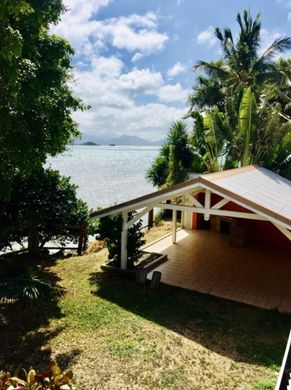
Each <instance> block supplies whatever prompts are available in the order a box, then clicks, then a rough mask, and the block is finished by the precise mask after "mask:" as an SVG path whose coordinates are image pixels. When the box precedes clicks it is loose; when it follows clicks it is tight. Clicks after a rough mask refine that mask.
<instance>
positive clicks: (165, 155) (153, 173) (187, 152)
mask: <svg viewBox="0 0 291 390" xmlns="http://www.w3.org/2000/svg"><path fill="white" fill-rule="evenodd" d="M171 145H173V146H174V149H173V148H172V151H171ZM171 154H172V156H171ZM170 160H171V161H172V162H171V163H170ZM173 160H174V162H173ZM192 161H193V153H192V150H191V146H190V143H189V134H188V130H187V126H186V124H185V123H184V122H182V121H177V122H174V123H173V124H172V126H171V127H170V130H169V133H168V135H167V139H166V142H165V143H164V144H163V145H162V147H161V149H160V153H159V155H158V157H156V159H155V160H154V162H153V164H152V165H151V167H150V168H149V169H148V171H147V173H146V178H147V179H148V180H149V181H150V182H151V183H152V184H153V185H154V186H157V187H162V186H164V185H165V184H166V182H167V179H168V178H169V170H171V166H172V165H173V164H174V165H175V166H179V169H180V170H181V180H180V179H178V178H177V175H174V176H173V177H175V180H174V181H176V182H179V181H183V180H184V179H186V178H187V172H190V171H191V167H192ZM177 164H178V165H177ZM182 172H183V174H182ZM170 181H171V183H172V184H176V182H175V183H173V178H171V180H170ZM168 182H169V180H168Z"/></svg>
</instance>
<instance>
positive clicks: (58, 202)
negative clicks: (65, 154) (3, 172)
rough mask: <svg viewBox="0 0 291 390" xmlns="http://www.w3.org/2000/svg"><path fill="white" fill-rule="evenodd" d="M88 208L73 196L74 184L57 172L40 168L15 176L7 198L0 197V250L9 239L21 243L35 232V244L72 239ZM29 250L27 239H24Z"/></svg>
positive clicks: (74, 191)
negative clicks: (29, 173) (69, 226)
mask: <svg viewBox="0 0 291 390" xmlns="http://www.w3.org/2000/svg"><path fill="white" fill-rule="evenodd" d="M88 214H89V212H88V207H87V205H86V204H85V202H83V201H81V200H80V199H78V198H77V196H76V186H75V185H74V184H71V183H70V179H69V178H68V177H64V176H61V175H60V174H59V173H58V171H53V170H51V169H47V170H44V169H40V170H38V171H35V172H34V174H33V175H29V176H27V177H25V176H23V175H19V176H16V177H15V180H14V182H13V184H12V191H11V196H10V197H9V199H0V223H1V231H0V249H2V248H5V247H7V246H9V245H10V242H14V241H16V242H18V243H19V244H22V243H23V241H24V240H26V239H27V237H28V238H29V239H30V237H31V236H32V235H34V234H37V240H36V241H37V243H38V245H39V247H40V248H41V247H43V246H44V245H45V243H46V242H48V241H50V240H53V239H56V238H61V239H62V240H70V241H74V240H76V239H77V238H78V236H79V231H77V230H76V231H72V230H71V229H69V228H66V226H65V225H76V226H79V225H80V224H81V223H82V222H84V221H86V220H87V219H88ZM28 244H29V250H30V240H28Z"/></svg>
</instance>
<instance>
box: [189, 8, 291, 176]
mask: <svg viewBox="0 0 291 390" xmlns="http://www.w3.org/2000/svg"><path fill="white" fill-rule="evenodd" d="M237 22H238V24H239V28H240V31H239V35H238V39H237V40H236V41H235V40H234V38H233V34H232V32H231V30H230V29H229V28H225V29H224V30H223V31H222V30H221V29H220V28H216V29H215V32H214V33H215V36H216V37H217V38H218V40H219V41H220V45H221V51H222V59H221V60H219V61H212V62H205V61H199V62H198V63H197V64H196V65H195V66H194V68H193V70H194V71H198V70H199V71H203V72H204V74H203V75H200V76H198V78H197V82H196V85H195V86H194V89H193V94H192V95H191V96H190V97H189V103H190V109H189V113H188V116H192V117H193V118H194V134H195V136H198V137H199V129H197V126H199V125H200V141H199V140H197V141H194V144H195V142H196V154H195V164H196V165H199V164H201V150H200V149H199V147H198V148H197V144H199V143H200V144H201V140H202V141H204V144H203V142H202V144H201V145H202V151H203V148H204V152H205V150H206V147H207V144H209V145H208V152H207V153H204V154H203V153H202V156H204V161H205V163H206V165H207V166H208V169H211V166H213V156H215V155H216V150H218V149H214V150H213V149H212V146H211V145H213V137H210V138H209V137H208V139H206V138H205V132H202V133H201V128H202V129H203V128H205V126H204V125H203V126H204V127H203V126H202V127H201V120H200V121H198V122H197V115H196V114H195V112H196V111H197V110H200V111H201V110H203V122H205V119H206V121H207V118H209V115H210V117H211V116H212V115H213V113H215V112H217V111H218V112H220V113H221V115H223V118H224V119H223V127H224V129H225V130H226V131H224V136H225V139H224V143H223V144H224V145H225V146H226V148H225V150H224V151H222V150H221V151H220V152H219V153H218V154H220V155H221V153H222V152H223V153H222V154H224V159H223V161H224V163H223V164H222V166H220V167H217V166H216V167H215V169H223V168H224V167H235V166H238V165H247V164H250V163H257V164H261V165H265V166H268V167H269V168H271V167H272V164H274V169H275V166H276V169H277V171H278V172H279V173H284V174H286V172H288V168H287V167H288V164H289V163H290V160H291V159H290V158H289V155H290V154H291V149H290V144H289V142H287V141H286V140H287V139H288V136H287V135H288V132H290V131H291V129H290V111H289V110H290V107H291V104H290V102H291V99H290V73H291V66H290V65H291V64H290V60H283V59H281V60H279V61H278V62H276V61H273V58H274V56H275V55H276V54H280V53H283V52H285V51H286V50H288V49H290V48H291V37H281V38H278V39H276V40H275V41H274V42H273V43H272V44H271V45H270V46H269V47H268V48H267V49H266V50H265V51H264V52H263V54H262V55H260V54H259V49H260V44H261V39H260V33H261V23H260V15H257V16H256V18H255V19H253V18H252V16H251V15H250V14H249V12H247V11H244V12H243V15H241V14H238V15H237ZM275 123H276V129H275V128H274V124H275ZM208 127H209V126H208ZM210 127H211V126H210ZM271 128H272V129H273V131H272V132H271V131H270V129H271ZM212 133H213V131H212ZM201 134H202V135H203V136H202V137H201ZM201 145H200V146H201ZM198 146H199V145H198ZM288 148H289V149H288ZM197 149H198V153H197ZM210 149H211V150H210ZM210 152H211V153H210ZM213 152H215V153H214V154H213ZM276 153H279V154H280V158H279V160H278V161H277V156H276ZM199 158H200V159H199ZM271 161H272V162H271ZM276 161H277V162H276ZM279 161H280V163H279ZM280 167H281V168H282V171H280V169H281V168H280ZM283 167H284V168H283Z"/></svg>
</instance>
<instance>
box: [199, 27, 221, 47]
mask: <svg viewBox="0 0 291 390" xmlns="http://www.w3.org/2000/svg"><path fill="white" fill-rule="evenodd" d="M213 32H214V28H213V26H209V27H208V28H207V29H206V30H204V31H200V33H199V34H198V35H197V43H198V44H199V45H207V46H209V47H213V46H215V45H216V43H217V39H216V38H215V36H214V33H213Z"/></svg>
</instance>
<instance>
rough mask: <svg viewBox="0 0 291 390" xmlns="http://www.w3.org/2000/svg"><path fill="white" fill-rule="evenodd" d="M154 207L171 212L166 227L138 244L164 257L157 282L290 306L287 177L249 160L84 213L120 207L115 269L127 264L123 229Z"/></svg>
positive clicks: (290, 202) (290, 229) (290, 195)
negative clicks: (151, 240) (158, 237)
mask: <svg viewBox="0 0 291 390" xmlns="http://www.w3.org/2000/svg"><path fill="white" fill-rule="evenodd" d="M156 208H159V209H165V210H171V212H172V234H171V235H170V236H168V237H166V238H164V239H162V240H160V241H158V242H156V243H153V244H151V245H149V246H148V247H147V248H146V250H147V251H149V252H155V253H165V254H167V256H168V259H169V260H168V261H167V262H166V263H164V264H163V265H161V266H159V267H158V268H157V270H159V271H161V272H162V281H163V282H164V283H167V284H171V285H175V286H179V287H183V288H187V289H191V290H196V291H200V292H203V293H208V294H212V295H216V296H220V297H223V298H227V299H232V300H235V301H239V302H244V303H248V304H251V305H256V306H260V307H264V308H269V309H278V310H280V311H284V312H285V311H286V312H291V182H290V181H289V180H287V179H284V178H282V177H281V176H279V175H277V174H275V173H274V172H271V171H269V170H267V169H265V168H262V167H260V166H256V165H250V166H246V167H242V168H236V169H230V170H227V171H223V172H217V173H211V174H206V175H201V176H199V177H197V178H196V179H193V180H188V181H186V182H183V183H180V184H177V185H175V186H173V187H170V188H167V189H164V190H161V191H157V192H153V193H151V194H148V195H145V196H143V197H140V198H137V199H132V200H130V201H128V202H125V203H122V204H119V205H114V206H112V207H109V208H107V209H103V210H99V211H96V212H94V213H92V214H91V217H92V218H102V217H105V216H110V215H116V214H118V213H120V214H122V219H123V225H122V231H121V232H120V235H121V253H120V259H121V268H122V269H124V270H126V269H127V258H128V255H127V241H128V229H129V228H130V227H131V226H132V225H133V224H135V223H136V222H137V221H139V220H140V219H141V218H142V217H143V216H144V215H145V214H147V213H148V212H150V211H151V210H153V209H156ZM134 210H136V211H137V214H135V215H134V216H133V217H131V218H129V215H130V213H131V212H133V211H134ZM178 213H180V214H181V225H182V229H181V230H177V217H178ZM151 275H152V273H149V274H148V278H151Z"/></svg>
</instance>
